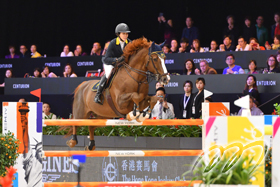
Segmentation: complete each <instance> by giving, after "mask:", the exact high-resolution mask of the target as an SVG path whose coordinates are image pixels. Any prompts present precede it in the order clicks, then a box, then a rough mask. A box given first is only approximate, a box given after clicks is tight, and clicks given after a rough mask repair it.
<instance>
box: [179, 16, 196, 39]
mask: <svg viewBox="0 0 280 187" xmlns="http://www.w3.org/2000/svg"><path fill="white" fill-rule="evenodd" d="M186 25H187V26H186V27H185V28H184V30H183V33H182V38H187V39H188V40H189V43H190V44H192V42H193V40H194V39H199V30H198V28H197V27H195V26H193V20H192V18H191V17H187V18H186Z"/></svg>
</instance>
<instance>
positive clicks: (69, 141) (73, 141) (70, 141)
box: [66, 139, 77, 148]
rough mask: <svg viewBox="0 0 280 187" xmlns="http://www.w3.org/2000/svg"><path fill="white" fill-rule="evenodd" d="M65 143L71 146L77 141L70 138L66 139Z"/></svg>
mask: <svg viewBox="0 0 280 187" xmlns="http://www.w3.org/2000/svg"><path fill="white" fill-rule="evenodd" d="M66 144H67V145H68V146H69V147H70V148H73V147H75V145H77V141H76V140H73V139H71V140H68V141H67V142H66Z"/></svg>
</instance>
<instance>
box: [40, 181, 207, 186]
mask: <svg viewBox="0 0 280 187" xmlns="http://www.w3.org/2000/svg"><path fill="white" fill-rule="evenodd" d="M201 182H202V181H192V182H191V181H145V182H80V185H81V186H83V187H105V186H106V185H108V187H109V185H110V187H111V186H113V185H115V186H121V185H122V184H124V185H123V186H128V185H129V186H137V187H138V186H142V187H152V186H189V185H190V184H191V185H193V184H195V183H201ZM75 186H77V182H49V183H44V187H75Z"/></svg>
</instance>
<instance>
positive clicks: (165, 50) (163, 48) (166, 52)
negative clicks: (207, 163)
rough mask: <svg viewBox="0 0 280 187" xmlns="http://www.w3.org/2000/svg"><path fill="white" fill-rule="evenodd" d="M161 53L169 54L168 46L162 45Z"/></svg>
mask: <svg viewBox="0 0 280 187" xmlns="http://www.w3.org/2000/svg"><path fill="white" fill-rule="evenodd" d="M162 51H163V52H164V54H168V53H170V47H169V45H168V44H164V45H163V47H162Z"/></svg>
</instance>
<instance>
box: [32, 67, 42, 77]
mask: <svg viewBox="0 0 280 187" xmlns="http://www.w3.org/2000/svg"><path fill="white" fill-rule="evenodd" d="M41 77H42V75H41V70H40V68H35V69H34V71H33V78H41Z"/></svg>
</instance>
